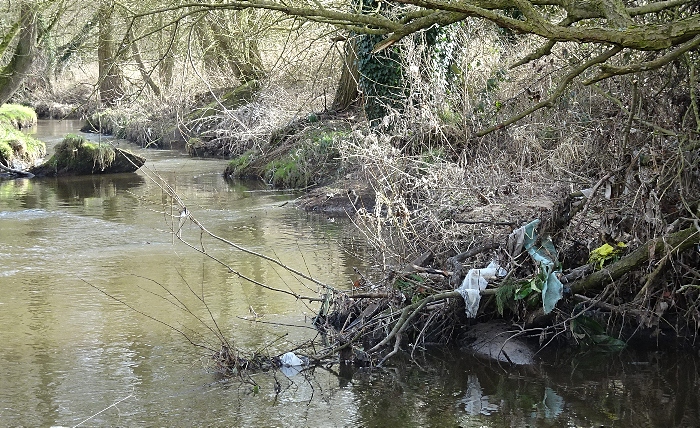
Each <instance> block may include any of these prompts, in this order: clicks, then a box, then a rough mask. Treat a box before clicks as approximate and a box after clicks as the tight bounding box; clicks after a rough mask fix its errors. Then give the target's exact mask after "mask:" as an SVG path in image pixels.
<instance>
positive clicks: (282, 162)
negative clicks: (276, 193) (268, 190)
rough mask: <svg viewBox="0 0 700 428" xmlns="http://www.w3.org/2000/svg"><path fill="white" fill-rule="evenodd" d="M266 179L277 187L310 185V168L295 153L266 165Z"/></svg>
mask: <svg viewBox="0 0 700 428" xmlns="http://www.w3.org/2000/svg"><path fill="white" fill-rule="evenodd" d="M263 177H264V178H265V180H266V181H267V182H269V183H270V184H272V185H273V186H275V187H288V188H300V187H306V186H308V185H309V170H308V169H307V168H304V167H303V166H301V165H300V159H299V158H297V157H296V156H294V155H289V156H285V157H284V158H281V159H276V160H273V161H272V162H270V163H268V164H267V165H266V166H265V173H264V175H263Z"/></svg>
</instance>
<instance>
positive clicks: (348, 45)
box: [331, 39, 360, 111]
mask: <svg viewBox="0 0 700 428" xmlns="http://www.w3.org/2000/svg"><path fill="white" fill-rule="evenodd" d="M344 50H345V57H344V58H343V69H342V71H341V74H340V81H339V82H338V88H337V89H336V91H335V96H334V97H333V103H332V104H331V110H333V111H344V110H347V109H348V108H349V107H351V106H352V105H353V104H354V103H355V102H356V101H358V99H359V95H360V94H359V92H358V90H357V82H358V80H359V79H360V72H359V71H358V69H357V52H356V50H355V43H354V42H353V41H352V39H348V40H346V41H345V46H344Z"/></svg>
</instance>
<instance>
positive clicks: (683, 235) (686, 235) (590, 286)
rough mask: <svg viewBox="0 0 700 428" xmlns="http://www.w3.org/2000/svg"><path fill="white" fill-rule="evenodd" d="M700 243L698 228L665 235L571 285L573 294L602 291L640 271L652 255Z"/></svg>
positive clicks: (692, 227) (685, 248)
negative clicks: (607, 286) (635, 271)
mask: <svg viewBox="0 0 700 428" xmlns="http://www.w3.org/2000/svg"><path fill="white" fill-rule="evenodd" d="M699 243H700V230H698V228H697V227H696V226H691V227H689V228H687V229H683V230H681V231H678V232H675V233H671V234H669V235H664V236H661V237H658V238H655V239H651V240H649V241H647V242H646V243H645V244H644V245H640V246H639V248H637V249H636V250H634V251H632V252H631V253H630V254H628V255H627V256H625V257H623V258H621V259H620V260H618V261H617V262H615V263H613V264H611V265H610V266H608V267H606V268H604V269H601V270H599V271H596V272H593V273H592V274H591V275H589V276H587V277H586V278H583V279H580V280H578V281H574V282H572V283H571V285H570V288H571V292H572V293H574V294H581V293H584V292H586V291H590V290H600V289H602V288H603V287H605V286H606V285H608V284H610V283H611V282H614V281H616V280H618V279H620V278H621V277H622V276H623V275H625V274H627V273H630V272H632V271H634V270H636V269H639V268H640V267H641V266H642V264H644V263H646V262H648V261H649V257H650V254H656V255H659V256H661V257H663V256H665V255H666V254H668V253H671V252H682V251H685V250H687V249H688V248H690V247H692V246H693V245H697V244H699Z"/></svg>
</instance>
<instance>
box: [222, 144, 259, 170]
mask: <svg viewBox="0 0 700 428" xmlns="http://www.w3.org/2000/svg"><path fill="white" fill-rule="evenodd" d="M255 153H256V152H255V151H253V150H248V151H246V152H245V153H243V154H242V155H240V156H238V157H235V158H233V159H231V161H230V162H229V163H228V165H226V170H225V171H224V175H225V176H227V177H241V176H243V175H245V174H246V171H247V169H248V167H249V166H250V165H251V163H252V162H253V160H254V159H255Z"/></svg>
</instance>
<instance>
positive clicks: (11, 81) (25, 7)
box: [0, 2, 38, 105]
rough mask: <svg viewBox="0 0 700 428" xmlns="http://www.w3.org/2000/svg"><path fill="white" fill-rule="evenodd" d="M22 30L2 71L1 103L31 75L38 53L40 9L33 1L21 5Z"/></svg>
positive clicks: (20, 20) (0, 84)
mask: <svg viewBox="0 0 700 428" xmlns="http://www.w3.org/2000/svg"><path fill="white" fill-rule="evenodd" d="M19 22H20V30H19V39H18V40H17V46H16V47H15V52H14V54H13V55H12V58H11V59H10V62H8V63H7V65H6V66H5V67H3V69H2V70H1V71H0V105H1V104H4V103H6V102H7V101H8V100H9V99H10V97H12V95H13V94H14V93H15V92H17V90H18V89H19V88H20V86H22V83H23V82H24V80H25V79H26V78H27V76H29V72H30V69H31V67H32V65H33V64H34V59H35V58H36V54H37V50H38V49H37V31H38V25H37V22H38V11H37V6H36V5H35V4H33V3H31V2H23V3H22V4H21V5H20V18H19Z"/></svg>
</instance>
